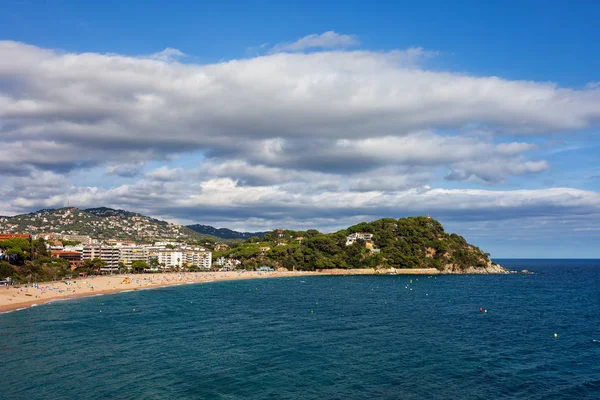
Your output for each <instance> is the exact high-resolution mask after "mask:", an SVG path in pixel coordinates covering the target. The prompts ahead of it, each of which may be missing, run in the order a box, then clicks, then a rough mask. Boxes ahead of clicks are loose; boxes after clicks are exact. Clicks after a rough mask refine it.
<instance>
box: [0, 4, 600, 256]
mask: <svg viewBox="0 0 600 400" xmlns="http://www.w3.org/2000/svg"><path fill="white" fill-rule="evenodd" d="M295 3H296V2H294V3H292V2H267V1H255V2H234V1H218V2H197V1H170V2H166V1H165V2H160V1H155V2H146V1H133V0H130V1H127V2H123V1H112V0H105V1H88V2H81V1H58V0H56V1H50V0H48V1H12V0H0V177H2V185H0V215H15V214H20V213H25V212H31V211H35V210H38V209H42V208H59V207H64V206H75V207H80V208H88V207H100V206H106V207H113V208H121V209H125V210H130V211H135V212H140V213H142V214H145V215H149V216H153V217H156V218H160V219H165V220H168V221H171V222H176V223H182V224H191V223H201V224H208V225H213V226H216V227H227V228H231V229H237V230H244V231H256V230H268V229H274V228H279V227H284V228H289V229H296V230H303V229H310V228H316V229H319V230H321V231H324V232H330V231H335V230H338V229H341V228H345V227H347V226H349V225H351V224H354V223H358V222H361V221H370V220H375V219H377V218H381V217H394V218H400V217H406V216H416V215H428V214H429V215H431V216H432V217H434V218H436V219H438V220H439V221H440V222H442V223H443V224H444V226H445V228H446V230H447V231H449V232H457V233H459V234H461V235H463V236H464V237H465V238H466V239H467V240H468V241H469V242H471V243H473V244H475V245H477V246H479V247H481V248H482V249H483V250H485V251H487V252H489V253H491V255H492V257H495V258H519V257H542V258H555V257H564V258H600V245H599V243H600V192H599V191H600V162H599V161H600V136H599V134H598V132H599V129H600V72H599V71H600V52H598V51H597V49H598V44H597V38H599V37H600V24H597V21H598V20H599V19H600V3H598V2H593V1H579V2H572V1H571V2H567V1H561V2H558V1H523V2H517V1H496V2H481V1H456V2H447V1H394V2H391V1H390V2H385V1H382V2H376V5H373V4H372V3H373V2H358V1H344V2H341V1H340V2H335V1H331V2H324V1H303V2H297V3H298V4H295Z"/></svg>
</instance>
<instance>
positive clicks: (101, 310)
mask: <svg viewBox="0 0 600 400" xmlns="http://www.w3.org/2000/svg"><path fill="white" fill-rule="evenodd" d="M100 312H102V310H100ZM555 335H556V333H555Z"/></svg>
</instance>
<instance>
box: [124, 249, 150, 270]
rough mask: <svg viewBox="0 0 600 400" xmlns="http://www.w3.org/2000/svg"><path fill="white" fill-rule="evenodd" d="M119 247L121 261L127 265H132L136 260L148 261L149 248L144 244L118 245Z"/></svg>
mask: <svg viewBox="0 0 600 400" xmlns="http://www.w3.org/2000/svg"><path fill="white" fill-rule="evenodd" d="M117 248H118V249H119V261H120V262H122V263H123V264H125V266H127V267H131V263H132V262H134V261H144V262H148V249H147V248H146V247H144V246H117Z"/></svg>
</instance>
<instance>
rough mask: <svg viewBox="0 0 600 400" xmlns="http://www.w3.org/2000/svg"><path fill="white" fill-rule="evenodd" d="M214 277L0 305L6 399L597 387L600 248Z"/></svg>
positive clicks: (573, 393) (441, 394) (472, 393)
mask: <svg viewBox="0 0 600 400" xmlns="http://www.w3.org/2000/svg"><path fill="white" fill-rule="evenodd" d="M495 261H497V262H498V263H500V264H501V265H503V266H505V267H508V268H510V269H517V270H522V269H527V270H529V271H531V272H533V274H531V275H524V274H509V275H443V276H427V275H388V276H317V277H294V278H274V279H261V280H245V281H228V282H212V283H204V284H193V285H183V286H177V287H167V288H160V289H153V290H140V291H133V292H128V293H119V294H113V295H105V296H98V297H88V298H79V299H73V300H68V301H60V302H54V303H51V304H45V305H40V306H38V307H32V308H29V309H26V310H21V311H15V312H10V313H5V314H2V315H0V398H2V399H5V400H8V399H45V400H48V399H600V260H516V259H511V260H495Z"/></svg>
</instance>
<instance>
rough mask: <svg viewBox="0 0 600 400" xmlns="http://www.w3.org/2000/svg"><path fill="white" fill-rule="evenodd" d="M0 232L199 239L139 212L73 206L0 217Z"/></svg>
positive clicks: (140, 239) (185, 230) (201, 236)
mask: <svg viewBox="0 0 600 400" xmlns="http://www.w3.org/2000/svg"><path fill="white" fill-rule="evenodd" d="M0 231H2V232H5V233H23V232H27V233H31V234H36V233H50V232H56V233H62V234H68V235H86V236H90V237H92V238H95V239H101V240H102V239H120V240H135V241H139V242H143V241H152V240H156V239H173V240H199V239H201V238H203V237H205V235H200V234H198V233H196V232H194V231H192V230H191V229H188V228H186V227H185V226H182V225H177V224H171V223H169V222H166V221H161V220H158V219H155V218H151V217H147V216H144V215H142V214H139V213H134V212H130V211H124V210H115V209H112V208H106V207H101V208H90V209H87V210H80V209H78V208H74V207H66V208H59V209H44V210H39V211H36V212H32V213H29V214H20V215H15V216H14V217H0Z"/></svg>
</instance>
